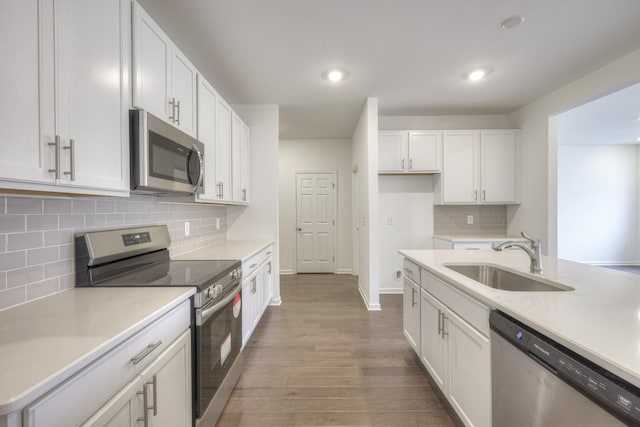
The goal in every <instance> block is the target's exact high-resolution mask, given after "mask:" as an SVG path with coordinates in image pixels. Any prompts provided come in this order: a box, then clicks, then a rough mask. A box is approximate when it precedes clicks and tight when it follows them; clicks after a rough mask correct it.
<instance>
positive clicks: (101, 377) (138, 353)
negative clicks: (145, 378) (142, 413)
mask: <svg viewBox="0 0 640 427" xmlns="http://www.w3.org/2000/svg"><path fill="white" fill-rule="evenodd" d="M190 312H191V305H190V302H189V300H187V301H185V302H183V303H182V304H180V305H179V306H178V307H176V308H174V309H173V310H171V311H170V312H169V313H167V314H165V315H164V316H162V317H161V318H160V319H158V320H156V321H155V322H153V323H152V324H151V325H149V326H147V327H146V328H144V329H143V330H142V331H140V332H138V333H137V334H136V335H134V336H133V337H131V338H129V339H128V340H126V341H125V342H124V343H122V344H120V345H119V346H117V347H116V348H115V349H113V350H111V351H110V352H109V353H107V354H105V355H104V356H102V357H101V358H99V359H98V360H96V361H95V362H93V363H91V364H90V365H89V366H87V367H86V368H84V369H83V370H81V371H80V372H78V373H77V374H75V375H74V376H72V377H71V378H69V379H68V380H67V381H65V382H64V383H63V384H62V385H60V386H58V387H56V388H55V389H53V390H52V391H51V392H49V393H48V394H46V395H45V396H43V397H42V398H40V399H39V400H38V401H36V402H35V403H34V404H32V405H31V406H29V407H27V408H26V409H25V410H24V427H38V426H47V427H68V426H72V425H79V424H80V423H82V422H83V421H84V420H86V419H87V418H88V417H89V416H90V415H91V414H92V413H93V412H94V411H95V410H96V409H98V408H99V407H100V406H102V405H103V404H104V403H105V402H106V401H107V400H108V399H109V398H110V397H111V396H112V395H113V394H114V393H115V392H116V391H118V390H119V389H120V388H121V387H122V386H123V385H125V384H126V383H127V381H129V380H130V379H131V378H133V377H134V376H135V375H136V374H138V373H140V371H141V370H142V369H144V368H145V367H146V366H147V365H148V364H149V363H150V362H151V361H153V359H155V358H156V357H157V356H158V355H159V354H160V353H162V352H163V351H164V350H165V349H166V348H167V347H168V346H169V345H170V344H171V343H172V342H173V341H175V339H176V338H178V337H179V336H180V335H181V334H182V333H183V332H184V331H185V330H187V329H188V328H189V325H190V321H191V315H190ZM158 343H159V344H158ZM134 358H138V360H139V361H138V362H137V363H134Z"/></svg>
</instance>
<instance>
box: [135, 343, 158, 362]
mask: <svg viewBox="0 0 640 427" xmlns="http://www.w3.org/2000/svg"><path fill="white" fill-rule="evenodd" d="M161 344H162V340H160V341H158V342H157V343H155V344H149V345H148V346H147V347H146V348H145V349H144V350H142V351H141V352H140V353H138V354H136V355H135V356H133V357H132V358H131V362H132V363H133V364H134V365H137V364H138V363H140V362H141V361H142V359H144V358H145V357H147V356H148V355H149V354H150V353H151V352H152V351H153V350H155V349H156V348H158V347H160V345H161Z"/></svg>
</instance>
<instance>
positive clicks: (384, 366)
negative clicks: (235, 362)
mask: <svg viewBox="0 0 640 427" xmlns="http://www.w3.org/2000/svg"><path fill="white" fill-rule="evenodd" d="M356 280H357V278H355V277H352V276H347V275H312V274H307V275H292V276H281V294H282V300H283V304H282V306H280V307H268V309H267V311H266V312H265V314H264V315H263V317H262V320H261V322H260V324H259V325H258V327H257V329H256V331H255V332H254V334H253V336H252V338H251V340H250V341H249V343H248V344H247V347H246V348H245V350H244V351H245V368H244V372H243V375H242V377H241V378H240V381H239V383H238V385H237V387H236V389H235V391H234V392H233V394H232V396H231V398H230V400H229V402H228V404H227V406H226V408H225V411H224V413H223V414H222V416H221V418H220V421H219V422H218V427H228V426H457V425H461V424H459V421H457V423H455V422H454V421H452V418H451V417H450V415H449V414H448V412H447V410H446V409H445V407H444V406H443V404H442V403H441V400H440V398H439V397H438V396H437V394H436V393H435V392H434V390H433V388H432V387H435V386H432V383H431V381H430V379H429V378H428V376H427V374H426V373H425V372H424V371H423V369H421V367H420V365H419V360H418V359H417V356H415V354H414V353H413V351H412V350H411V348H410V347H409V344H408V343H407V341H406V339H405V338H404V336H403V335H402V296H401V295H381V297H380V302H381V305H382V311H381V312H368V311H367V310H366V309H365V307H364V304H363V302H362V299H361V297H360V295H359V292H358V288H357V282H356ZM453 419H455V415H454V416H453Z"/></svg>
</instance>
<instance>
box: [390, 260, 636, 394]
mask: <svg viewBox="0 0 640 427" xmlns="http://www.w3.org/2000/svg"><path fill="white" fill-rule="evenodd" d="M400 253H401V254H402V255H403V256H405V257H407V258H408V259H410V260H412V261H414V262H416V263H417V264H419V265H420V266H422V267H424V268H425V269H426V270H428V271H429V272H431V273H432V274H434V275H436V276H438V277H440V278H441V279H442V280H444V281H446V282H447V283H449V284H451V285H452V286H454V287H456V288H458V289H460V290H461V291H462V292H464V293H466V294H468V295H470V296H472V297H473V298H475V299H477V300H478V301H480V302H482V303H484V304H485V305H487V306H488V307H490V308H492V309H499V310H501V311H503V312H504V313H507V314H508V315H510V316H512V317H514V318H516V319H518V320H520V321H522V322H523V323H525V324H527V325H529V326H530V327H532V328H533V329H535V330H537V331H540V332H541V333H542V334H544V335H546V336H548V337H550V338H552V339H553V340H555V341H557V342H559V343H560V344H562V345H564V346H566V347H568V348H569V349H571V350H573V351H575V352H576V353H578V354H580V355H582V356H584V357H585V358H587V359H589V360H591V361H593V362H594V363H596V364H598V365H600V366H602V367H604V368H605V369H608V370H609V371H611V372H613V373H614V374H616V375H618V376H620V377H621V378H623V379H625V380H627V381H629V382H630V383H632V384H634V385H635V386H636V387H640V275H635V274H632V273H626V272H621V271H616V270H612V269H607V268H603V267H594V266H590V265H586V264H580V263H576V262H571V261H565V260H559V259H557V258H551V257H543V260H542V263H543V267H544V271H543V273H542V277H543V278H544V279H546V280H550V281H553V282H557V283H560V284H564V285H567V286H570V287H572V288H574V289H575V290H574V291H567V292H510V291H502V290H498V289H493V288H490V287H487V286H484V285H482V284H480V283H478V282H476V281H474V280H471V279H469V278H467V277H465V276H463V275H461V274H458V273H456V272H454V271H453V270H451V269H448V268H446V267H445V266H444V265H445V264H456V263H457V264H469V263H471V264H473V263H486V264H494V265H498V266H502V267H505V268H507V269H511V270H514V271H517V272H519V273H524V274H525V275H529V274H530V273H529V262H530V260H529V257H528V256H527V255H526V254H525V253H524V252H522V251H503V252H495V251H491V250H480V251H455V250H402V251H400Z"/></svg>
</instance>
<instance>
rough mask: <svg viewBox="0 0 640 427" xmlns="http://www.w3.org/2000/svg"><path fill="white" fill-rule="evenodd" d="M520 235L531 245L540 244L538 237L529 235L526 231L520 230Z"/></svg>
mask: <svg viewBox="0 0 640 427" xmlns="http://www.w3.org/2000/svg"><path fill="white" fill-rule="evenodd" d="M520 235H521V236H522V237H524V238H525V239H527V240H528V241H529V242H530V243H531V245H532V246H539V245H540V240H539V239H536V238H535V237H531V236H529V235H528V234H527V233H525V232H524V231H521V232H520Z"/></svg>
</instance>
